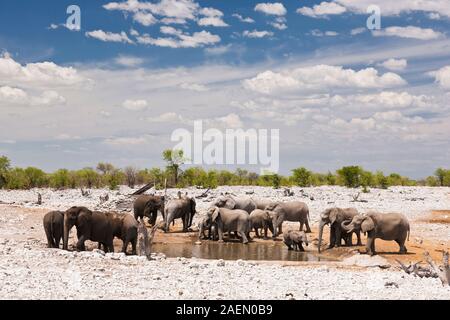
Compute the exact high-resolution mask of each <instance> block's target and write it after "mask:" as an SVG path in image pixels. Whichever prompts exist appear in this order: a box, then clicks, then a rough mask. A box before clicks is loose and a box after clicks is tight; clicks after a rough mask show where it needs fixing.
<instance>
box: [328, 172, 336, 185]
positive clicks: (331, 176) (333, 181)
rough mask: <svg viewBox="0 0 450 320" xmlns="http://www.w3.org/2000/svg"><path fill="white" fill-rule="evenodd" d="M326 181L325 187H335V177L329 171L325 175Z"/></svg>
mask: <svg viewBox="0 0 450 320" xmlns="http://www.w3.org/2000/svg"><path fill="white" fill-rule="evenodd" d="M326 179H327V185H329V186H334V185H336V176H335V175H334V174H332V173H331V172H330V171H328V173H327V175H326Z"/></svg>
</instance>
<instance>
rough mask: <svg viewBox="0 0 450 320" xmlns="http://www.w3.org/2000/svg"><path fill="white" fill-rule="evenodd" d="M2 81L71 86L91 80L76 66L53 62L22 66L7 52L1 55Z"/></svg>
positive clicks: (0, 78) (0, 76) (0, 74)
mask: <svg viewBox="0 0 450 320" xmlns="http://www.w3.org/2000/svg"><path fill="white" fill-rule="evenodd" d="M0 82H2V83H8V84H9V85H11V84H19V85H24V84H31V85H37V86H47V85H48V86H71V85H75V84H80V83H86V82H90V81H89V80H88V79H86V78H84V77H82V76H81V75H80V74H79V73H78V71H77V70H76V69H75V68H72V67H61V66H59V65H57V64H55V63H53V62H39V63H28V64H26V65H24V66H22V65H21V64H19V63H18V62H16V61H14V60H13V59H12V58H11V57H10V55H9V54H7V53H6V54H4V55H3V56H0Z"/></svg>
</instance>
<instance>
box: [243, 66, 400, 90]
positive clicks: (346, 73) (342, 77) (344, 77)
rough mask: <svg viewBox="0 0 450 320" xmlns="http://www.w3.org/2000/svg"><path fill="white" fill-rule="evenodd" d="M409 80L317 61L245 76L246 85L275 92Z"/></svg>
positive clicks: (379, 85)
mask: <svg viewBox="0 0 450 320" xmlns="http://www.w3.org/2000/svg"><path fill="white" fill-rule="evenodd" d="M404 84H406V81H405V80H403V79H402V78H401V77H400V76H399V75H397V74H395V73H391V72H388V73H385V74H383V75H379V74H378V71H377V70H375V69H373V68H367V69H363V70H359V71H355V70H352V69H344V68H343V67H339V66H329V65H317V66H313V67H304V68H296V69H291V70H284V71H281V72H273V71H270V70H269V71H265V72H263V73H260V74H258V75H257V76H256V77H254V78H252V79H247V80H244V82H243V85H244V87H245V88H246V89H248V90H252V91H255V92H260V93H265V94H272V93H276V92H280V91H281V92H283V91H295V90H317V89H321V88H322V89H325V88H345V87H347V88H385V87H395V86H401V85H404Z"/></svg>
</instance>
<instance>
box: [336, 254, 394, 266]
mask: <svg viewBox="0 0 450 320" xmlns="http://www.w3.org/2000/svg"><path fill="white" fill-rule="evenodd" d="M342 264H344V265H354V266H358V267H379V268H382V269H386V268H390V267H391V265H390V264H389V262H388V261H387V260H386V259H385V258H383V257H381V256H378V255H376V256H369V255H367V254H355V255H353V256H351V257H349V258H346V259H344V260H343V261H342Z"/></svg>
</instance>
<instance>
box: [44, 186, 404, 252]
mask: <svg viewBox="0 0 450 320" xmlns="http://www.w3.org/2000/svg"><path fill="white" fill-rule="evenodd" d="M133 211H134V216H133V215H130V214H120V213H115V212H99V211H91V210H89V209H88V208H86V207H71V208H70V209H68V210H67V211H65V212H61V211H52V212H49V213H47V214H46V215H45V217H44V221H43V223H44V230H45V233H46V236H47V242H48V247H49V248H59V245H60V241H61V238H62V239H63V249H64V250H67V249H68V239H69V232H70V230H71V229H72V227H74V226H75V227H76V231H77V238H78V242H77V245H76V249H77V250H79V251H84V250H85V241H86V240H90V241H93V242H98V246H99V249H100V248H102V246H103V250H104V251H105V252H114V247H113V239H114V238H115V237H117V238H119V239H121V240H122V242H123V246H122V252H124V253H127V248H128V245H129V244H131V246H132V254H133V255H135V254H136V245H137V239H138V220H139V219H140V220H142V221H143V219H144V217H147V218H148V219H149V223H150V224H151V225H155V224H156V221H157V217H158V212H160V213H161V215H162V217H163V220H164V223H163V226H162V227H163V228H164V231H165V232H169V230H170V225H171V224H175V220H176V219H181V221H182V224H183V229H182V230H183V232H189V231H190V230H192V229H191V227H192V221H193V217H194V215H195V214H196V213H197V211H196V201H195V199H194V198H192V197H189V196H188V195H187V194H185V195H182V194H181V193H180V192H179V193H178V198H176V199H171V200H168V201H166V199H165V197H164V196H155V195H141V196H139V197H138V198H137V199H136V200H135V201H134V204H133ZM284 221H289V222H299V223H300V228H299V230H298V231H297V230H289V231H286V232H284V233H283V230H282V225H283V222H284ZM309 222H310V218H309V208H308V206H307V204H306V203H304V202H301V201H289V202H273V201H269V200H263V199H259V200H257V199H252V198H246V197H245V198H244V197H242V198H239V197H234V196H231V195H222V196H220V197H219V198H218V199H216V201H214V202H213V203H212V205H211V206H210V208H209V209H208V210H207V212H206V215H205V216H204V217H203V219H202V220H201V221H200V222H199V224H198V232H199V240H204V239H210V240H213V241H216V240H217V241H219V242H223V241H224V235H225V234H227V236H228V238H230V237H232V236H234V237H238V238H239V239H240V240H241V241H242V243H244V244H246V243H248V242H249V241H250V240H251V237H250V232H254V234H255V236H256V237H258V238H259V237H261V236H262V232H264V236H263V237H264V239H268V230H270V232H271V233H272V238H273V239H275V238H277V237H278V236H279V235H280V234H283V239H284V243H285V244H286V246H287V247H288V249H289V250H299V251H304V248H303V244H305V245H308V239H307V236H306V234H307V233H310V232H311V228H310V225H309ZM325 225H329V226H330V241H329V247H328V248H330V249H331V248H333V247H335V246H336V247H339V246H341V245H342V242H344V244H345V245H346V246H351V245H353V243H352V237H353V233H355V234H356V236H357V245H361V244H362V243H361V232H362V233H364V234H367V242H366V251H367V253H368V254H370V255H374V254H375V239H377V238H379V239H382V240H390V241H396V242H397V244H398V245H399V247H400V253H406V252H407V249H406V247H405V241H406V239H407V238H408V240H409V232H410V226H409V222H408V219H407V218H406V217H405V216H404V215H403V214H400V213H378V212H367V213H365V214H360V213H359V212H358V211H357V210H356V209H354V208H345V209H343V208H329V209H327V210H325V211H324V212H322V213H321V215H320V222H319V241H318V251H319V252H320V251H321V246H322V236H323V230H324V227H325ZM304 227H305V228H304Z"/></svg>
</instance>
